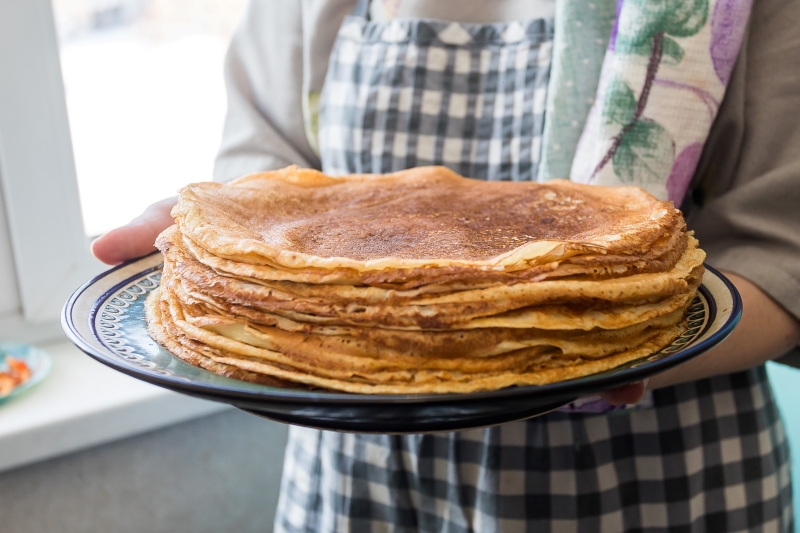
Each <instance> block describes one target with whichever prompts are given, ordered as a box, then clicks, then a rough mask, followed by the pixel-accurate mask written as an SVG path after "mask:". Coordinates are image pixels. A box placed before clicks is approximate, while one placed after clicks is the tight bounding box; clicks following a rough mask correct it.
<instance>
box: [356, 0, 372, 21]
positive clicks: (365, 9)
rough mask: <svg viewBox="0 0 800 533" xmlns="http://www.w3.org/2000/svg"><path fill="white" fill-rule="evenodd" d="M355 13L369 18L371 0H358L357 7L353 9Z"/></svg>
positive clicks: (357, 15)
mask: <svg viewBox="0 0 800 533" xmlns="http://www.w3.org/2000/svg"><path fill="white" fill-rule="evenodd" d="M353 15H354V16H356V17H363V18H365V19H367V18H369V0H358V4H356V8H355V9H354V10H353Z"/></svg>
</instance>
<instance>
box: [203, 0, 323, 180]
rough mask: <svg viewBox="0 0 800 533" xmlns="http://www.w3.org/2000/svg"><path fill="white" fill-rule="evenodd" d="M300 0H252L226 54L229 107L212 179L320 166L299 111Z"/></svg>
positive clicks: (229, 178)
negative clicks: (297, 166) (283, 168)
mask: <svg viewBox="0 0 800 533" xmlns="http://www.w3.org/2000/svg"><path fill="white" fill-rule="evenodd" d="M302 81H303V35H302V13H301V2H300V0H252V1H251V2H250V4H249V5H248V8H247V11H246V12H245V15H244V18H243V19H242V23H241V24H240V26H239V28H238V29H237V31H236V33H235V34H234V36H233V39H232V41H231V44H230V47H229V49H228V54H227V56H226V59H225V85H226V91H227V102H228V110H227V113H226V116H225V125H224V128H223V133H222V142H221V145H220V149H219V153H218V155H217V159H216V163H215V166H214V180H215V181H229V180H231V179H234V178H237V177H239V176H242V175H245V174H249V173H252V172H260V171H265V170H273V169H277V168H282V167H285V166H287V165H291V164H297V165H301V166H308V167H314V166H318V165H319V161H318V159H317V156H316V155H315V154H314V151H313V150H312V149H311V147H310V146H309V144H308V141H307V140H306V136H305V131H304V128H303V114H302V100H301V98H302Z"/></svg>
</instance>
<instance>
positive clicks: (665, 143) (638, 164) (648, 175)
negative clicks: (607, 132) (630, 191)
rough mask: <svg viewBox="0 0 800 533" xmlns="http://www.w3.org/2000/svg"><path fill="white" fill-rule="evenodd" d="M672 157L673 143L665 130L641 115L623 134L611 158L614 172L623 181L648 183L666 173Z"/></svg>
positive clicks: (659, 179)
mask: <svg viewBox="0 0 800 533" xmlns="http://www.w3.org/2000/svg"><path fill="white" fill-rule="evenodd" d="M665 148H667V149H665ZM674 157H675V148H674V143H673V141H672V137H670V135H669V133H667V130H665V129H664V128H663V127H662V126H661V125H660V124H658V123H657V122H654V121H652V120H649V119H646V118H644V119H641V120H637V121H636V122H635V124H634V125H633V127H632V128H631V129H630V130H629V131H628V132H627V134H626V135H625V136H623V137H622V141H621V142H620V144H619V147H618V148H617V151H616V153H615V154H614V157H613V158H612V161H613V164H614V172H615V173H616V174H617V176H619V177H620V179H621V180H622V181H623V182H626V183H637V184H647V183H654V182H658V181H661V180H662V178H663V177H664V176H667V175H669V173H670V170H671V169H672V161H673V159H674Z"/></svg>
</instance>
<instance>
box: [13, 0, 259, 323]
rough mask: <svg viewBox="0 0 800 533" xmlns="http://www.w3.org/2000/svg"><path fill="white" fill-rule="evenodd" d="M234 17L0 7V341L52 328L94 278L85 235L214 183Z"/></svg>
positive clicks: (206, 8) (183, 10)
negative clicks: (194, 185)
mask: <svg viewBox="0 0 800 533" xmlns="http://www.w3.org/2000/svg"><path fill="white" fill-rule="evenodd" d="M243 8H244V0H53V4H51V0H25V1H24V2H2V3H0V72H2V73H3V74H2V75H3V83H0V196H1V197H2V205H0V336H4V337H10V336H12V335H11V334H12V333H13V334H14V335H13V336H14V337H16V338H21V337H31V335H30V334H26V333H20V332H19V327H20V324H21V323H22V318H23V317H24V323H26V324H50V325H53V323H54V321H55V320H56V319H57V317H58V313H59V311H60V309H61V306H62V305H63V303H64V301H65V300H66V298H67V297H68V296H69V294H70V293H71V292H72V291H73V290H74V289H75V288H77V287H78V286H79V285H80V284H81V283H82V282H84V281H86V280H88V279H89V278H90V277H92V276H93V275H94V274H96V273H98V272H100V271H101V270H102V268H103V266H102V265H100V264H99V263H98V262H97V261H96V260H94V259H93V258H92V257H91V254H90V253H89V242H90V239H89V236H93V235H97V234H99V233H102V232H104V231H106V230H108V229H110V228H112V227H115V226H117V225H119V224H122V223H124V222H127V221H128V220H130V219H131V218H133V217H134V216H135V215H136V214H138V213H139V212H141V210H142V209H143V208H144V207H145V206H146V205H148V204H149V203H152V202H153V201H156V200H158V199H160V198H163V197H165V196H169V195H171V194H174V193H175V192H176V190H177V189H178V188H179V187H181V186H182V185H184V184H185V183H189V182H192V181H202V180H207V179H210V178H211V165H212V163H213V157H214V153H215V152H216V149H217V144H218V142H219V136H220V133H221V125H222V118H223V114H224V89H223V82H222V60H223V55H224V50H225V47H226V43H227V40H228V39H229V37H230V33H231V32H232V31H233V28H234V26H235V24H236V22H237V21H238V19H239V17H240V16H241V12H242V11H243ZM54 13H55V15H54ZM62 73H63V77H62ZM68 116H69V120H68V118H67V117H68ZM73 148H74V152H73ZM76 170H77V172H76ZM37 327H38V326H37ZM34 336H35V335H34Z"/></svg>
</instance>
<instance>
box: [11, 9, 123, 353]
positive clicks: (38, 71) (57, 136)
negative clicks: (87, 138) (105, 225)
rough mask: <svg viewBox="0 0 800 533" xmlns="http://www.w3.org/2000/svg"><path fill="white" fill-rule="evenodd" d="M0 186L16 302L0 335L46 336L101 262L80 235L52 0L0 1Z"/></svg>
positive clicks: (17, 336) (75, 181)
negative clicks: (63, 307) (15, 289)
mask: <svg viewBox="0 0 800 533" xmlns="http://www.w3.org/2000/svg"><path fill="white" fill-rule="evenodd" d="M109 179H113V177H112V176H109ZM0 188H2V190H0V193H2V194H0V196H2V199H3V200H4V207H5V209H4V211H5V215H6V222H7V226H8V234H9V235H8V236H9V237H10V239H9V240H10V244H11V250H10V251H9V250H2V249H0V254H5V253H11V255H12V256H13V265H14V270H15V273H14V272H5V275H6V276H14V278H15V280H14V281H15V282H16V287H17V289H18V295H16V296H18V302H19V304H20V305H19V307H18V309H17V310H16V311H14V312H12V313H11V314H8V313H5V314H3V315H0V338H2V339H8V340H11V339H12V338H14V339H32V338H36V337H40V338H42V337H48V336H50V337H51V336H53V332H54V331H57V329H56V328H55V325H56V324H57V321H58V317H59V313H60V311H61V307H62V306H63V304H64V302H65V301H66V299H67V298H68V297H69V295H70V294H71V292H72V291H74V290H75V289H76V288H77V287H79V286H80V285H81V284H82V283H84V282H85V281H87V280H88V279H90V278H91V277H93V276H94V275H96V274H98V273H99V272H100V271H102V269H103V267H102V265H101V264H100V263H99V262H98V261H97V260H95V259H94V258H93V257H92V255H91V253H90V251H89V244H90V243H89V239H88V238H87V237H86V235H85V233H84V227H83V219H82V216H81V206H80V197H79V194H78V185H77V179H76V174H75V162H74V158H73V152H72V141H71V138H70V130H69V121H68V118H67V107H66V98H65V95H64V84H63V80H62V77H61V64H60V60H59V50H58V38H57V36H56V30H55V22H54V18H53V8H52V5H51V3H50V0H24V1H4V2H0ZM2 211H3V210H2V209H0V216H2ZM0 230H2V224H1V223H0ZM2 242H3V239H0V245H2ZM3 274H4V273H3V272H2V271H0V275H3ZM3 281H4V282H7V281H8V280H3ZM0 286H4V284H3V283H0ZM5 286H8V283H5ZM14 296H15V295H10V296H9V298H12V299H13V298H14ZM2 297H3V295H0V298H2Z"/></svg>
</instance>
